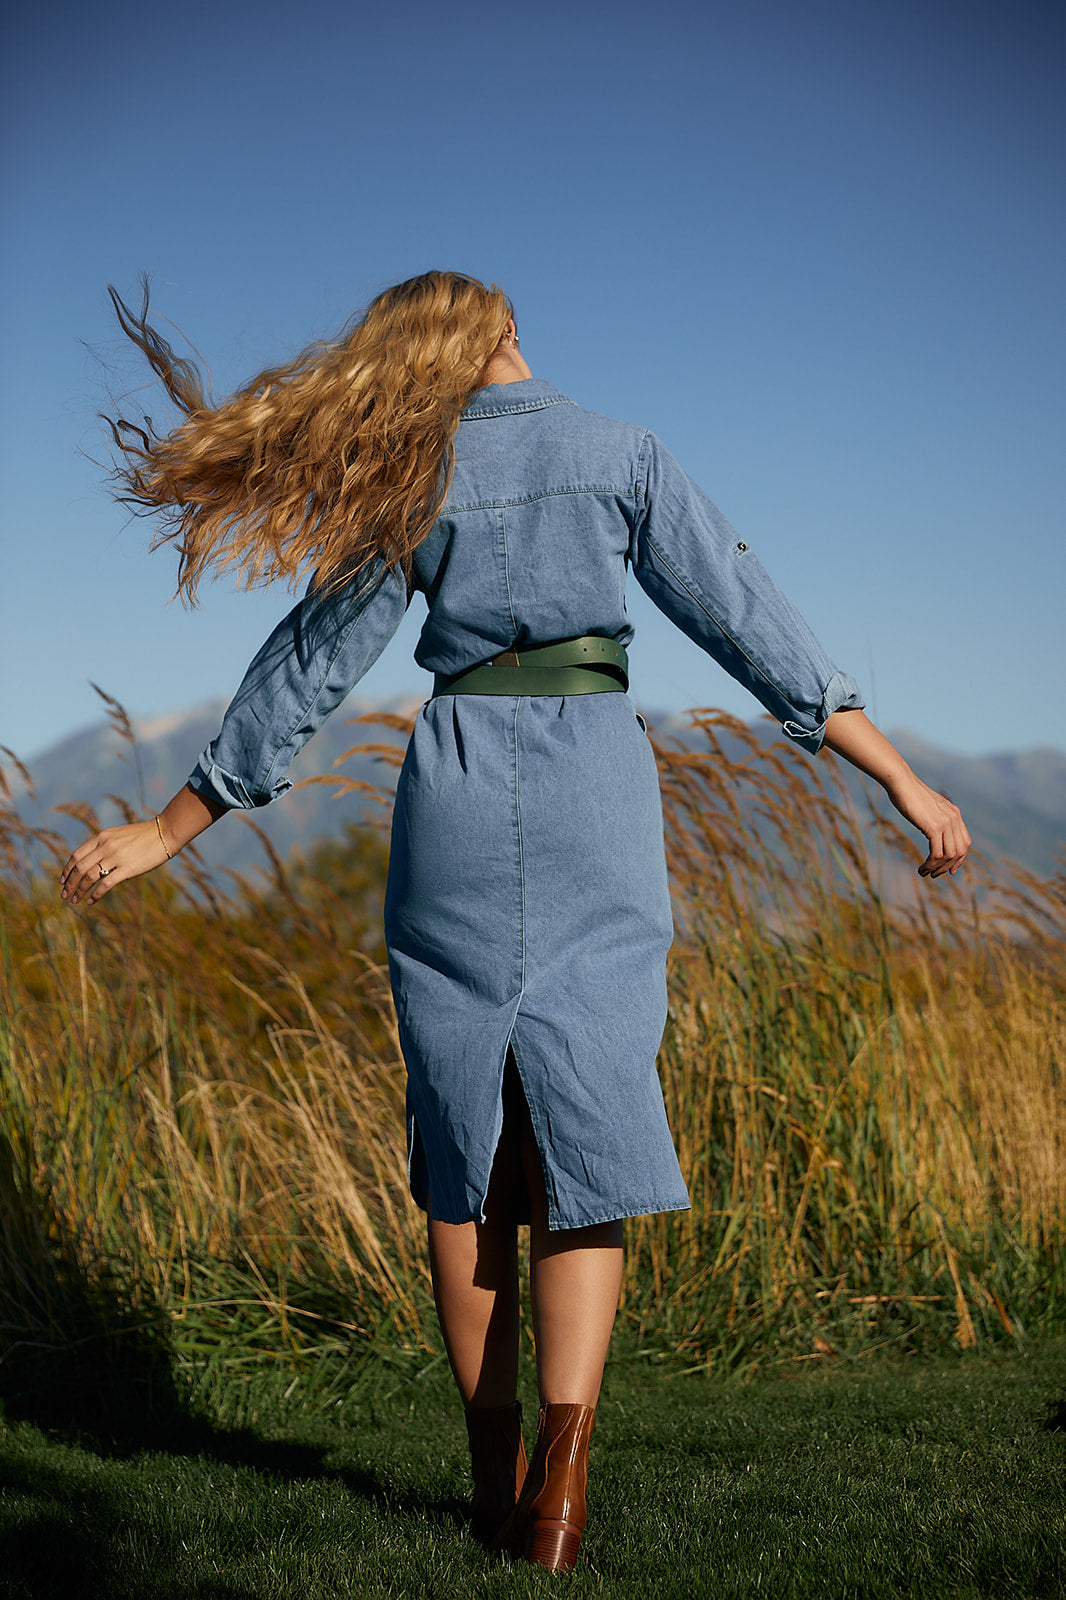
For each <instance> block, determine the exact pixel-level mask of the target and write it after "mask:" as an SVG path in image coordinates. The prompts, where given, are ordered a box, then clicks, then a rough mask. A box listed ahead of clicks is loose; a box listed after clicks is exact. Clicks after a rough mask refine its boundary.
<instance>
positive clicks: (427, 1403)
mask: <svg viewBox="0 0 1066 1600" xmlns="http://www.w3.org/2000/svg"><path fill="white" fill-rule="evenodd" d="M325 1388H328V1383H327V1382H326V1380H323V1379H318V1380H317V1381H315V1382H312V1383H310V1385H308V1384H306V1383H304V1384H298V1385H296V1386H295V1387H292V1386H291V1385H290V1383H289V1381H288V1380H287V1379H286V1380H285V1381H284V1382H283V1381H282V1380H281V1378H280V1377H278V1376H275V1377H274V1378H260V1379H258V1380H256V1381H255V1382H254V1383H251V1384H248V1385H241V1386H236V1387H234V1388H233V1389H232V1390H231V1391H230V1392H229V1393H228V1395H226V1396H225V1397H224V1399H222V1403H221V1404H219V1405H217V1406H216V1415H215V1419H214V1420H213V1422H211V1423H208V1422H206V1421H201V1422H200V1423H195V1422H192V1421H190V1420H185V1421H182V1420H180V1419H179V1418H177V1417H176V1416H174V1417H171V1418H170V1419H169V1420H167V1421H160V1422H159V1423H158V1424H157V1425H156V1426H155V1428H154V1429H149V1430H147V1433H146V1430H145V1429H144V1427H143V1426H142V1425H141V1421H140V1419H137V1418H135V1417H134V1418H132V1419H131V1424H132V1425H131V1427H130V1429H129V1430H128V1431H127V1430H123V1429H122V1428H121V1427H119V1428H118V1429H117V1431H113V1432H112V1433H111V1434H109V1435H104V1436H101V1435H100V1434H99V1433H92V1432H88V1433H87V1432H85V1431H84V1430H82V1431H81V1432H80V1433H79V1432H78V1426H77V1420H76V1418H72V1419H69V1420H68V1424H67V1426H66V1428H64V1429H63V1430H61V1431H60V1432H59V1433H57V1432H56V1431H55V1429H54V1417H53V1431H51V1432H49V1431H45V1430H43V1429H42V1428H41V1427H40V1426H38V1425H35V1424H34V1423H33V1422H32V1421H30V1420H26V1421H15V1420H13V1419H11V1418H10V1417H9V1418H8V1419H7V1420H6V1422H4V1423H2V1424H0V1540H2V1549H3V1563H2V1567H0V1595H3V1596H5V1597H10V1600H46V1597H56V1600H70V1597H74V1596H77V1597H79V1600H105V1597H106V1600H120V1597H121V1600H141V1597H145V1600H147V1597H149V1596H150V1597H152V1600H191V1597H193V1596H195V1597H197V1600H206V1597H214V1600H223V1597H225V1600H274V1597H277V1600H338V1597H341V1596H360V1597H362V1596H365V1597H368V1600H369V1597H374V1596H381V1597H385V1596H389V1597H397V1600H398V1597H411V1600H414V1597H424V1596H430V1597H438V1596H439V1597H441V1600H444V1597H445V1596H451V1595H463V1596H466V1595H470V1596H486V1597H488V1596H496V1595H498V1596H505V1595H506V1596H509V1597H519V1596H523V1595H534V1594H545V1593H549V1592H552V1591H553V1589H555V1588H557V1587H559V1586H560V1585H565V1586H566V1589H567V1593H572V1594H574V1595H575V1596H577V1595H586V1594H587V1595H601V1596H617V1597H619V1600H632V1597H633V1596H634V1595H637V1594H643V1595H647V1596H655V1597H659V1596H662V1597H667V1596H677V1597H678V1600H691V1597H693V1596H708V1597H711V1596H723V1597H724V1596H747V1595H751V1596H760V1597H761V1596H782V1597H785V1596H788V1597H795V1600H800V1597H811V1600H823V1597H826V1596H856V1597H858V1596H863V1597H865V1596H893V1597H895V1596H904V1595H906V1596H914V1597H915V1600H919V1597H920V1600H929V1597H938V1596H1004V1597H1007V1596H1011V1597H1014V1596H1048V1597H1053V1596H1056V1597H1057V1596H1061V1595H1062V1594H1063V1593H1066V1470H1064V1469H1066V1345H1063V1344H1061V1343H1058V1344H1049V1345H1048V1346H1046V1347H1045V1348H1043V1349H1041V1350H1040V1351H1039V1352H1037V1353H1036V1354H1034V1355H1032V1356H1028V1357H1022V1356H1018V1355H1000V1356H983V1357H982V1356H974V1355H970V1356H967V1357H960V1358H955V1359H953V1360H951V1359H944V1360H939V1361H936V1360H933V1361H930V1360H925V1361H912V1362H910V1363H904V1364H900V1363H895V1364H888V1363H885V1362H881V1363H879V1364H874V1365H872V1366H870V1367H863V1366H850V1367H849V1366H847V1365H843V1366H842V1365H840V1364H834V1363H826V1362H823V1363H821V1364H819V1365H818V1367H817V1369H816V1370H812V1369H811V1368H810V1367H809V1366H808V1367H806V1368H804V1369H801V1370H797V1371H794V1372H792V1373H791V1374H789V1375H787V1376H777V1377H761V1378H757V1379H756V1380H754V1381H753V1382H751V1383H748V1384H744V1383H741V1382H739V1381H737V1380H736V1379H726V1380H715V1379H707V1378H705V1377H701V1376H697V1375H693V1374H689V1375H686V1376H677V1375H676V1374H672V1373H671V1370H670V1369H669V1368H664V1367H662V1366H659V1365H651V1364H649V1362H648V1361H647V1360H646V1359H640V1358H636V1357H633V1356H632V1354H630V1355H629V1356H628V1357H627V1355H626V1353H625V1351H624V1349H623V1350H620V1352H619V1357H618V1359H617V1360H616V1361H615V1362H614V1363H613V1364H612V1365H610V1366H609V1369H608V1377H607V1382H606V1385H605V1388H604V1393H603V1397H602V1401H601V1405H600V1408H599V1411H598V1413H597V1423H596V1432H595V1435H594V1440H593V1446H594V1447H593V1462H592V1480H591V1490H590V1525H589V1532H588V1534H587V1537H586V1540H585V1543H584V1546H583V1557H582V1560H581V1563H580V1566H579V1568H578V1570H577V1571H576V1572H575V1573H574V1574H573V1576H572V1577H571V1578H569V1579H560V1578H553V1577H552V1576H551V1575H549V1574H544V1573H537V1572H534V1571H533V1570H532V1569H529V1568H527V1567H524V1566H523V1565H522V1564H521V1563H515V1562H512V1561H510V1560H508V1559H504V1558H493V1557H491V1556H489V1555H486V1554H485V1553H484V1552H483V1551H482V1550H480V1549H479V1547H478V1546H477V1545H476V1544H474V1543H473V1541H472V1540H471V1539H470V1537H469V1534H468V1532H467V1529H466V1524H465V1513H464V1503H465V1497H466V1494H467V1479H466V1470H467V1469H466V1459H465V1435H464V1432H463V1428H462V1422H461V1418H460V1414H459V1410H458V1406H457V1404H456V1402H455V1400H454V1398H453V1396H452V1392H451V1384H450V1378H449V1376H448V1374H447V1373H446V1371H445V1370H444V1369H443V1368H442V1367H441V1365H440V1364H436V1365H432V1366H430V1367H428V1368H427V1369H424V1370H421V1371H419V1372H417V1373H416V1372H415V1371H408V1372H402V1371H398V1370H397V1369H396V1368H395V1367H393V1366H390V1365H389V1364H388V1363H387V1362H385V1361H383V1360H378V1361H376V1362H372V1363H370V1364H369V1365H368V1366H367V1367H366V1368H364V1370H363V1372H362V1374H361V1376H360V1377H359V1378H358V1380H357V1381H356V1382H355V1384H354V1386H346V1388H345V1392H344V1393H342V1394H337V1395H329V1396H328V1397H327V1396H325V1395H324V1389H325ZM286 1389H288V1390H289V1393H288V1398H285V1390H286ZM216 1398H222V1397H216ZM527 1414H528V1413H527ZM72 1426H73V1432H72V1431H71V1430H72Z"/></svg>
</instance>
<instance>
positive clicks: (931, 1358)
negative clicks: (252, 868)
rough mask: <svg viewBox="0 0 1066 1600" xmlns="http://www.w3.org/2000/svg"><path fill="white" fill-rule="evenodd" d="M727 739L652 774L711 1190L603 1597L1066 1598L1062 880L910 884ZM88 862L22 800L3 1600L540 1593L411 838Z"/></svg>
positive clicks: (623, 1400)
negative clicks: (412, 1080) (451, 1191)
mask: <svg viewBox="0 0 1066 1600" xmlns="http://www.w3.org/2000/svg"><path fill="white" fill-rule="evenodd" d="M115 717H116V722H117V724H118V726H119V727H120V729H122V728H124V727H125V726H126V725H125V723H124V720H123V717H122V713H121V711H120V710H119V709H118V708H115ZM722 722H723V719H721V718H718V717H716V716H714V715H711V714H708V715H705V716H703V717H702V720H701V723H700V726H701V728H702V731H703V735H704V747H703V748H702V749H697V750H691V749H679V748H660V749H659V751H658V754H659V760H660V773H661V778H662V785H663V797H664V812H665V818H666V826H667V841H668V853H669V856H670V864H671V871H672V883H673V889H674V897H675V920H676V925H677V937H676V940H675V947H674V950H673V953H672V956H671V965H670V972H669V981H670V1016H669V1020H668V1024H667V1029H666V1035H665V1038H664V1041H663V1047H662V1051H661V1054H660V1058H659V1070H660V1076H661V1079H662V1083H663V1091H664V1095H665V1098H666V1102H667V1108H668V1111H669V1115H670V1121H671V1125H672V1127H673V1129H674V1132H675V1136H676V1140H677V1145H678V1151H679V1155H680V1159H681V1164H682V1168H683V1171H684V1173H685V1177H686V1179H687V1181H688V1184H689V1188H690V1192H691V1194H692V1202H693V1204H692V1209H691V1211H690V1212H687V1213H677V1214H672V1215H667V1216H663V1217H657V1218H638V1219H635V1220H633V1221H632V1222H631V1223H630V1224H629V1225H628V1229H627V1258H626V1261H627V1264H626V1272H625V1280H624V1284H623V1291H622V1300H621V1309H620V1316H619V1324H618V1334H617V1349H618V1352H619V1356H620V1361H619V1363H618V1364H617V1365H616V1366H615V1367H614V1369H613V1371H612V1376H611V1378H610V1382H609V1385H608V1389H607V1392H606V1398H605V1405H604V1410H603V1415H602V1417H601V1421H600V1424H599V1427H598V1433H597V1448H598V1451H599V1459H600V1462H601V1467H600V1472H599V1476H598V1480H597V1481H598V1484H599V1487H598V1489H597V1495H598V1497H599V1498H598V1505H599V1512H598V1520H597V1523H596V1526H595V1527H594V1529H593V1531H592V1533H591V1534H590V1538H589V1564H588V1567H587V1569H586V1570H585V1572H584V1574H583V1576H582V1577H581V1578H580V1579H579V1580H578V1586H579V1587H580V1586H581V1585H585V1586H590V1585H591V1586H598V1587H596V1589H595V1592H597V1593H600V1592H602V1593H614V1592H617V1593H619V1594H621V1593H626V1594H627V1595H632V1594H633V1593H634V1592H635V1591H636V1590H637V1587H638V1585H639V1586H643V1588H644V1590H645V1591H646V1592H647V1593H649V1594H673V1593H675V1592H677V1593H679V1594H680V1593H682V1592H683V1593H685V1594H687V1595H691V1594H694V1593H696V1594H698V1593H707V1594H718V1593H721V1594H746V1593H748V1592H749V1591H752V1592H762V1593H780V1594H789V1595H791V1594H796V1595H801V1594H802V1595H805V1594H812V1595H813V1594H816V1593H817V1594H825V1593H840V1594H851V1593H854V1594H868V1593H869V1594H877V1593H884V1594H897V1593H898V1594H912V1593H913V1594H929V1593H950V1594H967V1593H972V1594H985V1593H988V1594H1004V1595H1006V1594H1018V1595H1023V1594H1049V1595H1050V1594H1054V1593H1066V1588H1063V1586H1062V1584H1061V1572H1060V1571H1059V1569H1058V1568H1056V1566H1055V1563H1056V1561H1058V1560H1060V1559H1061V1554H1062V1548H1061V1532H1062V1523H1061V1515H1062V1506H1061V1500H1059V1499H1056V1494H1057V1492H1058V1491H1057V1490H1056V1489H1055V1483H1056V1479H1055V1476H1054V1470H1053V1469H1054V1464H1055V1462H1056V1461H1058V1464H1059V1470H1061V1440H1062V1434H1061V1430H1060V1426H1059V1425H1060V1424H1061V1422H1062V1419H1063V1411H1062V1407H1063V1404H1064V1388H1063V1384H1062V1382H1061V1377H1060V1375H1059V1374H1058V1368H1057V1366H1056V1362H1057V1361H1058V1360H1060V1359H1061V1355H1062V1349H1063V1347H1062V1343H1061V1340H1062V1337H1063V1336H1064V1335H1066V876H1063V875H1062V874H1060V875H1059V876H1058V877H1056V878H1052V879H1050V880H1048V881H1043V880H1036V879H1034V878H1032V877H1030V876H1028V875H1026V874H1024V873H1021V872H1019V873H1017V874H1015V875H1013V876H1010V877H1007V878H1004V877H1002V876H1000V877H999V878H998V879H992V878H991V877H990V876H989V875H988V873H987V872H985V871H983V869H982V868H981V865H980V864H979V863H975V864H974V865H973V868H972V869H970V868H968V873H967V876H966V878H965V879H962V878H960V879H958V880H951V881H945V882H941V883H938V884H934V885H926V886H925V888H924V890H923V891H922V892H920V893H919V894H917V895H916V894H914V893H912V891H911V888H910V887H909V886H910V884H911V880H912V876H913V869H914V865H915V862H916V860H917V856H916V852H915V847H914V843H913V841H910V840H902V839H901V838H900V836H899V835H898V834H897V833H896V832H895V831H894V830H893V829H892V828H891V827H889V826H887V825H881V826H880V829H879V832H878V833H877V834H876V835H875V836H873V835H871V833H870V831H869V829H868V828H867V829H865V830H864V828H863V826H862V825H861V823H860V821H859V820H857V819H856V818H855V817H854V816H853V815H852V813H851V811H850V809H849V806H848V804H847V802H846V800H845V799H844V797H843V795H842V794H841V793H840V791H839V790H838V788H837V787H836V784H835V780H834V765H833V762H832V759H831V758H830V759H828V760H826V761H823V762H820V763H819V764H818V766H817V768H816V769H814V771H815V776H816V780H817V781H816V782H815V783H814V784H813V786H812V784H811V783H810V782H809V781H808V779H809V777H810V769H808V768H805V767H801V766H800V765H799V764H798V763H799V762H800V761H801V760H802V758H801V757H797V756H795V755H793V754H792V753H791V752H789V751H788V750H787V749H786V748H784V747H782V748H781V750H780V751H775V750H767V749H766V748H765V747H764V746H763V745H762V744H761V743H760V742H759V741H758V740H755V739H752V738H750V736H749V737H748V740H747V744H746V746H745V745H743V740H744V738H745V730H744V729H743V727H742V726H741V725H739V724H730V729H731V732H732V733H733V734H734V735H736V737H737V738H738V739H739V740H741V741H742V750H741V754H740V755H739V756H736V755H734V756H733V757H729V758H727V756H726V755H725V753H724V752H723V751H722V749H721V747H720V745H719V743H718V736H719V729H720V727H721V725H722ZM127 731H128V730H127ZM392 753H393V754H394V752H392ZM801 774H803V776H801ZM84 820H85V821H86V823H87V825H90V826H91V825H92V820H91V818H88V817H86V818H85V819H84ZM239 825H240V824H239V823H232V824H230V823H227V824H226V826H239ZM872 839H873V840H874V842H873V844H872V843H871V840H872ZM49 846H50V841H49V838H48V835H47V831H46V830H39V831H38V832H37V833H36V834H35V833H33V831H32V830H29V829H27V828H26V827H25V825H24V824H23V823H22V822H20V821H19V819H18V818H17V817H16V816H15V814H14V813H13V811H11V810H10V809H8V810H6V811H5V810H0V869H2V876H0V894H2V903H0V1219H2V1226H0V1405H2V1406H3V1407H4V1410H5V1415H6V1418H7V1424H6V1427H5V1431H4V1436H3V1447H4V1474H5V1476H4V1491H3V1492H4V1498H3V1501H2V1510H3V1515H4V1517H5V1518H6V1525H5V1526H6V1534H5V1537H6V1539H7V1541H8V1548H9V1549H10V1550H11V1552H12V1555H11V1559H10V1560H9V1561H8V1562H7V1564H6V1565H3V1566H0V1592H4V1591H3V1589H2V1584H4V1583H8V1584H11V1583H14V1582H17V1581H21V1580H20V1579H18V1577H17V1574H18V1573H19V1571H20V1563H21V1565H22V1568H24V1569H25V1570H27V1571H29V1572H30V1573H31V1574H32V1573H36V1577H35V1578H34V1579H33V1582H36V1583H37V1585H38V1587H37V1588H32V1587H31V1588H27V1587H25V1586H24V1587H23V1588H22V1589H18V1588H15V1589H9V1590H8V1591H7V1592H10V1593H12V1594H30V1593H34V1594H36V1593H42V1594H44V1593H52V1592H54V1593H57V1594H60V1593H62V1594H79V1595H80V1594H86V1595H88V1594H100V1595H103V1594H110V1593H116V1594H122V1595H141V1594H144V1595H149V1594H150V1595H153V1596H156V1595H166V1594H175V1595H177V1594H182V1595H184V1594H189V1595H192V1594H197V1595H217V1596H234V1597H236V1596H248V1597H253V1596H255V1597H261V1596H267V1595H272V1594H275V1593H276V1594H279V1595H281V1594H285V1595H295V1594H308V1595H316V1594H323V1595H325V1594H343V1593H356V1594H376V1593H380V1594H390V1595H391V1594H397V1595H399V1594H411V1595H415V1594H438V1593H440V1594H444V1593H453V1592H461V1593H467V1592H469V1593H485V1594H492V1593H494V1592H496V1588H501V1587H502V1586H503V1585H506V1586H507V1591H508V1593H511V1592H514V1591H515V1589H516V1587H517V1590H518V1592H519V1593H521V1592H524V1591H523V1589H522V1585H526V1586H528V1585H530V1584H533V1585H536V1584H537V1583H538V1582H540V1581H541V1580H540V1579H539V1578H537V1577H534V1576H532V1575H530V1574H525V1573H520V1572H517V1571H511V1570H509V1569H507V1570H505V1569H503V1568H498V1567H493V1566H492V1565H491V1564H486V1562H485V1559H484V1557H483V1556H482V1555H481V1554H480V1553H479V1552H478V1551H477V1550H476V1549H475V1548H474V1547H473V1546H472V1545H471V1543H470V1541H469V1540H468V1539H466V1538H465V1537H464V1534H463V1525H462V1514H461V1494H462V1481H463V1469H462V1465H461V1460H462V1450H461V1440H460V1422H459V1418H458V1417H457V1415H456V1414H455V1409H454V1405H453V1403H452V1401H451V1399H450V1395H449V1394H448V1384H447V1381H446V1375H445V1374H444V1372H443V1370H442V1366H441V1360H442V1358H441V1355H440V1336H439V1331H438V1329H437V1326H436V1320H435V1317H434V1314H433V1311H432V1303H431V1296H430V1289H429V1280H428V1269H427V1265H426V1260H425V1251H424V1243H423V1231H424V1223H423V1219H422V1217H421V1215H420V1213H419V1212H418V1211H417V1209H416V1208H415V1206H414V1205H413V1203H412V1201H411V1198H410V1195H409V1193H408V1190H407V1185H406V1179H405V1151H404V1147H403V1132H402V1105H403V1091H404V1080H403V1065H402V1061H401V1059H400V1054H399V1050H398V1047H397V1041H396V1034H395V1024H394V1019H393V1015H392V1011H391V1004H390V1001H389V997H388V988H387V981H386V974H385V970H384V967H383V965H382V957H383V950H382V945H381V929H380V912H381V896H382V889H383V884H384V872H385V864H386V850H385V843H384V837H383V835H382V834H381V832H380V831H376V830H374V829H372V828H365V829H362V830H353V831H352V832H351V833H350V834H349V836H348V838H347V839H346V840H343V841H340V842H335V843H332V844H324V845H320V846H318V847H317V848H316V849H315V850H314V851H313V852H312V854H311V856H310V857H309V859H306V860H299V859H298V860H295V861H293V862H289V863H285V864H282V863H281V862H278V861H276V860H273V861H272V860H270V859H269V856H268V855H267V856H265V857H264V860H265V862H266V872H265V874H260V875H259V876H257V877H249V878H247V879H243V880H238V881H236V882H234V883H233V884H232V885H231V886H230V888H229V889H228V890H227V891H226V892H225V893H223V892H222V890H221V889H220V887H219V885H218V883H217V881H210V880H208V879H207V878H206V877H205V876H204V875H203V874H202V873H201V872H200V870H199V869H198V867H197V864H196V860H195V857H192V856H190V857H185V856H183V857H182V858H181V859H180V860H179V861H178V862H175V863H174V864H173V867H171V868H168V869H167V871H166V873H161V874H156V875H153V876H152V877H151V878H149V879H146V880H139V881H138V882H137V883H135V884H131V885H123V886H120V888H119V890H118V891H117V892H116V893H114V894H112V895H108V896H106V897H105V898H104V900H103V901H102V902H101V903H100V905H99V906H98V907H97V908H96V910H95V911H94V912H93V913H92V914H91V915H89V916H85V915H78V914H75V913H72V912H71V911H70V910H69V909H68V908H65V907H62V906H60V905H59V903H58V902H57V900H56V898H55V886H54V883H52V882H49V881H47V880H46V879H45V878H43V877H41V876H35V875H33V874H27V872H26V870H25V862H26V861H27V859H30V858H31V856H32V853H33V851H34V850H37V851H38V852H40V851H41V850H44V851H45V852H46V853H47V851H48V849H49ZM886 1362H895V1363H896V1365H895V1366H892V1365H886V1364H885V1363H886ZM924 1363H930V1364H928V1365H926V1364H924ZM815 1368H816V1369H817V1372H816V1373H815V1372H814V1371H813V1370H812V1369H815ZM748 1379H750V1380H752V1382H751V1385H750V1387H744V1386H743V1380H748ZM756 1379H757V1380H758V1381H757V1382H756V1381H755V1380H756ZM1056 1408H1058V1409H1056ZM190 1417H198V1418H199V1419H200V1420H199V1421H191V1420H190ZM205 1419H207V1420H205ZM235 1430H236V1431H235ZM79 1438H80V1439H81V1441H82V1443H81V1445H80V1446H79V1444H78V1442H77V1441H78V1439H79ZM630 1508H631V1509H630ZM638 1519H639V1520H638ZM1056 1519H1058V1520H1056ZM27 1563H29V1566H28V1567H27V1566H26V1564H27ZM34 1563H37V1565H36V1566H34ZM190 1563H196V1565H195V1569H194V1568H193V1567H192V1566H191V1565H190ZM829 1568H831V1570H832V1578H831V1580H829V1581H823V1579H824V1573H825V1571H826V1570H829ZM1057 1572H1058V1576H1057V1577H1056V1576H1055V1574H1056V1573H1057ZM63 1574H66V1576H65V1577H64V1576H63ZM627 1574H628V1576H627ZM634 1574H635V1576H634ZM820 1574H821V1576H820ZM75 1580H76V1581H75ZM29 1581H30V1580H29V1579H28V1580H27V1582H29ZM1057 1583H1058V1584H1059V1587H1058V1588H1056V1584H1057ZM49 1584H52V1585H53V1587H52V1588H51V1589H50V1588H49V1587H48V1585H49ZM64 1584H66V1587H65V1588H64ZM108 1585H111V1587H108ZM700 1585H703V1586H704V1587H702V1588H701V1587H700ZM937 1585H939V1587H937ZM42 1586H43V1587H42Z"/></svg>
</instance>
